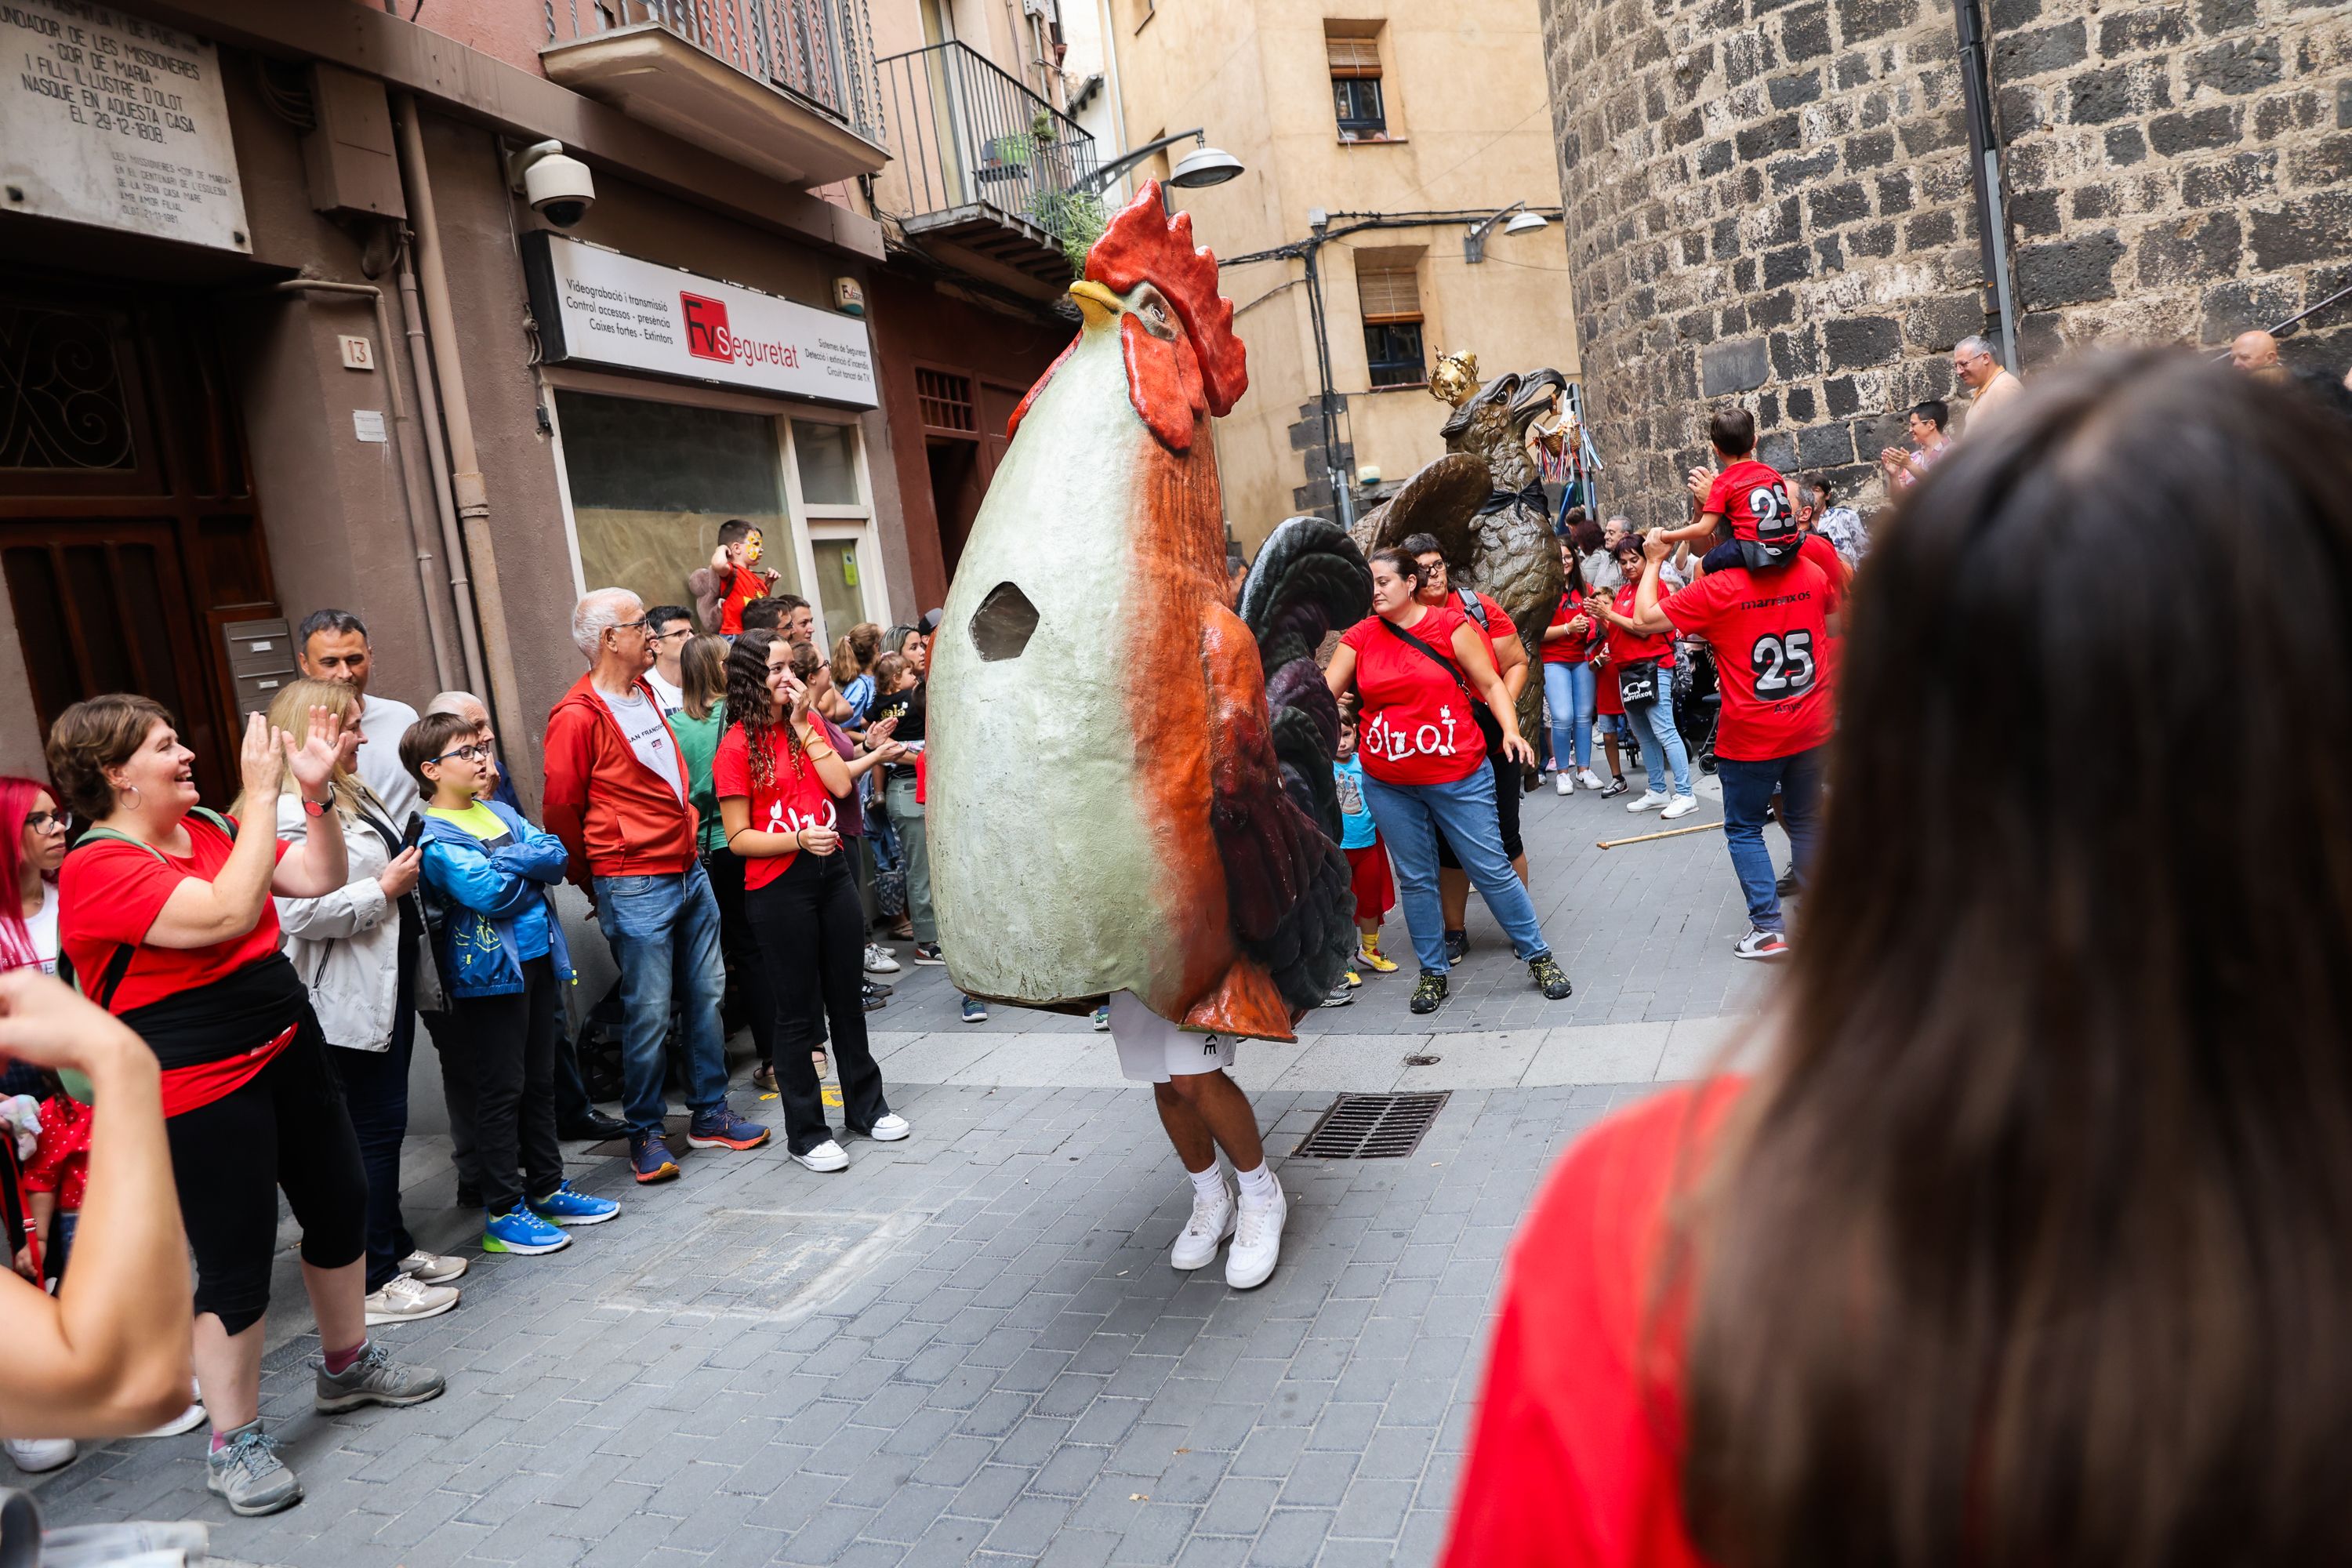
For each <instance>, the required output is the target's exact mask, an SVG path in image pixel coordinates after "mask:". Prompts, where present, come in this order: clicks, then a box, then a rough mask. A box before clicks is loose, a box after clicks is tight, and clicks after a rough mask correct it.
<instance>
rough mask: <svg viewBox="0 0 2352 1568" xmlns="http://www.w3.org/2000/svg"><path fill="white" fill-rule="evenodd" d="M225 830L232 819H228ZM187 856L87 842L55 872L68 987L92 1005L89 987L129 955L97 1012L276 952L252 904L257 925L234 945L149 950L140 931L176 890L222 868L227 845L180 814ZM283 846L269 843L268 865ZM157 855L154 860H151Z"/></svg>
mask: <svg viewBox="0 0 2352 1568" xmlns="http://www.w3.org/2000/svg"><path fill="white" fill-rule="evenodd" d="M230 820H231V821H235V820H236V819H235V818H234V817H232V818H230ZM181 826H184V827H185V828H186V829H187V833H188V853H187V854H186V855H185V856H184V857H183V856H178V855H173V854H170V853H169V852H166V851H161V850H150V849H147V848H144V847H141V846H139V845H136V844H128V843H125V842H123V841H122V840H121V839H119V838H93V839H90V840H89V842H87V843H85V844H82V845H80V846H79V847H77V848H76V849H75V850H74V852H73V853H72V854H70V855H68V856H67V857H66V863H65V865H64V867H63V868H60V869H59V871H58V948H59V950H60V951H61V952H64V954H65V955H66V957H67V958H68V960H69V961H71V963H72V964H73V971H74V978H75V979H76V980H77V981H79V982H80V984H81V988H82V992H83V994H85V995H87V996H89V999H90V1000H91V1001H93V1002H95V1001H96V1000H98V987H99V984H100V980H101V979H102V978H103V976H104V975H105V973H106V966H107V965H108V964H109V963H111V962H112V961H113V958H114V955H115V951H116V950H117V949H118V948H121V947H123V946H125V945H128V946H130V947H131V948H132V949H133V950H134V951H133V952H132V953H131V967H130V968H129V969H127V970H125V971H124V972H123V974H122V984H120V985H118V986H117V987H115V991H114V995H113V997H112V998H111V999H110V1001H109V1002H108V1004H107V1010H108V1011H109V1012H110V1013H113V1014H116V1015H117V1016H120V1015H121V1014H124V1013H129V1012H131V1011H133V1010H135V1009H137V1008H140V1007H144V1006H146V1005H148V1004H149V1003H151V1002H160V1001H162V1000H163V998H164V997H166V996H170V995H173V994H176V993H178V992H182V991H187V990H192V989H194V987H196V986H199V985H209V984H212V983H213V982H214V981H215V980H220V979H224V978H226V976H228V975H229V974H232V973H235V972H236V971H237V970H240V969H242V968H244V967H245V966H246V965H247V964H248V963H257V962H259V961H260V960H262V959H265V958H268V956H269V955H270V954H271V953H273V952H277V951H278V904H277V900H272V899H264V900H262V901H261V918H260V919H259V920H258V921H255V922H254V926H253V929H252V930H251V931H247V932H246V934H245V935H243V936H241V937H236V938H233V939H231V940H229V941H227V942H215V943H213V944H212V945H211V946H210V947H150V946H148V945H147V932H148V931H149V930H150V929H152V927H153V926H154V924H155V917H156V916H158V915H160V914H162V913H163V905H164V904H165V903H166V902H168V901H169V900H170V899H171V897H172V895H173V892H175V891H176V890H177V889H178V888H179V886H180V884H181V883H182V882H184V881H186V880H187V879H189V878H191V877H194V878H195V879H197V880H199V881H204V882H209V881H211V880H213V879H215V878H216V877H218V876H219V875H220V869H221V868H222V867H223V866H226V865H227V864H228V857H229V851H231V850H232V849H234V848H236V841H235V840H234V839H232V838H230V837H229V836H228V835H227V834H226V833H223V832H222V831H221V830H220V829H219V828H217V827H215V826H213V825H212V824H211V823H209V822H207V821H205V819H204V818H203V817H201V816H194V815H190V816H187V817H185V818H184V819H183V821H182V823H181ZM287 848H288V845H287V843H286V841H285V840H284V839H282V838H281V839H279V840H278V845H277V850H276V855H277V858H278V859H279V860H283V859H284V858H286V851H287ZM158 855H161V856H162V858H160V859H159V858H157V857H158Z"/></svg>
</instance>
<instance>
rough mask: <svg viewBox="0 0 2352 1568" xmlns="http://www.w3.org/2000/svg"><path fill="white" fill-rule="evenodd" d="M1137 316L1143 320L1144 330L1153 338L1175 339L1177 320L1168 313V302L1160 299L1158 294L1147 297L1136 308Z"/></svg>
mask: <svg viewBox="0 0 2352 1568" xmlns="http://www.w3.org/2000/svg"><path fill="white" fill-rule="evenodd" d="M1136 314H1137V315H1138V316H1139V317H1140V318H1141V319H1142V321H1143V330H1144V331H1148V332H1150V334H1151V335H1152V336H1153V337H1155V338H1161V339H1172V338H1174V337H1175V335H1176V322H1175V319H1174V318H1173V317H1171V315H1170V314H1169V313H1168V302H1167V301H1166V300H1162V299H1160V296H1159V295H1158V294H1156V293H1155V294H1150V295H1147V296H1146V297H1145V298H1144V300H1143V301H1142V303H1140V304H1139V305H1138V306H1137V307H1136Z"/></svg>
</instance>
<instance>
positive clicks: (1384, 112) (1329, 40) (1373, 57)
mask: <svg viewBox="0 0 2352 1568" xmlns="http://www.w3.org/2000/svg"><path fill="white" fill-rule="evenodd" d="M1323 47H1324V50H1325V53H1326V54H1327V55H1328V58H1329V62H1330V67H1331V105H1332V110H1333V112H1334V113H1335V114H1336V115H1337V116H1338V118H1339V140H1340V141H1342V142H1385V141H1386V140H1388V134H1389V118H1388V108H1387V105H1386V104H1385V103H1384V102H1383V101H1382V100H1381V47H1380V39H1379V38H1378V37H1341V36H1339V35H1336V34H1332V35H1327V36H1326V37H1324V39H1323Z"/></svg>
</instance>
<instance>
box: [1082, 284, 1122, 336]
mask: <svg viewBox="0 0 2352 1568" xmlns="http://www.w3.org/2000/svg"><path fill="white" fill-rule="evenodd" d="M1070 298H1071V299H1073V300H1076V301H1077V302H1078V312H1079V314H1081V315H1083V316H1084V317H1085V318H1086V323H1087V326H1089V327H1094V326H1101V325H1103V324H1105V323H1107V322H1110V321H1117V320H1118V313H1119V311H1120V310H1123V309H1124V308H1125V307H1123V306H1122V305H1120V304H1119V302H1118V295H1116V294H1114V293H1112V292H1111V291H1110V290H1109V289H1106V288H1104V287H1103V286H1102V285H1101V284H1099V283H1097V282H1096V281H1095V280H1094V279H1091V278H1081V279H1078V280H1077V281H1076V282H1075V283H1073V284H1071V285H1070Z"/></svg>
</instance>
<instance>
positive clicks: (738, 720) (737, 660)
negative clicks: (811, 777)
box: [727, 629, 800, 784]
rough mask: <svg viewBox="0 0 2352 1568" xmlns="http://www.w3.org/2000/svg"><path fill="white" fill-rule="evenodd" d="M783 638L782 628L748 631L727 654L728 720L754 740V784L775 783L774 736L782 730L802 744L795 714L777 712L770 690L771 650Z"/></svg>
mask: <svg viewBox="0 0 2352 1568" xmlns="http://www.w3.org/2000/svg"><path fill="white" fill-rule="evenodd" d="M783 640H784V635H783V633H782V632H778V631H770V630H764V629H763V630H759V631H749V632H745V633H744V634H743V635H742V636H741V637H737V638H736V639H735V646H734V647H733V648H731V649H730V650H729V652H728V655H727V719H728V721H729V722H730V723H733V724H740V725H741V726H742V728H743V739H744V740H745V741H747V742H750V743H751V782H752V783H753V784H772V783H774V782H775V762H774V759H772V757H771V756H770V755H769V754H768V745H769V737H770V736H771V735H772V734H773V733H774V732H775V731H778V730H782V731H783V732H784V744H785V745H787V746H790V747H793V748H797V747H798V746H799V744H800V742H798V741H797V740H795V739H793V722H792V715H791V713H790V712H789V711H787V712H783V713H777V712H775V711H774V709H775V705H776V699H775V694H774V693H772V692H771V691H770V690H769V689H768V650H769V649H770V648H772V647H775V646H776V645H777V644H778V643H780V642H782V641H783Z"/></svg>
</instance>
